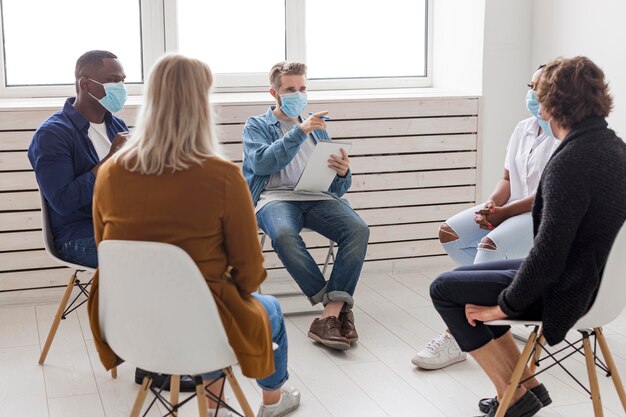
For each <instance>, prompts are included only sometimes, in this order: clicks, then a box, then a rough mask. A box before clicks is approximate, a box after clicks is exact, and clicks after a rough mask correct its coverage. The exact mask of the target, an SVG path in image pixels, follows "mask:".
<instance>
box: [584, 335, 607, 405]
mask: <svg viewBox="0 0 626 417" xmlns="http://www.w3.org/2000/svg"><path fill="white" fill-rule="evenodd" d="M583 348H584V350H585V363H586V364H587V374H588V375H589V385H590V387H591V401H593V414H594V415H595V417H603V416H604V412H603V411H602V399H601V398H600V386H599V384H598V374H597V373H596V361H595V357H594V356H593V350H592V349H591V343H590V342H589V333H586V332H585V333H583Z"/></svg>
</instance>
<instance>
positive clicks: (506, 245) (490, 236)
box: [411, 65, 560, 369]
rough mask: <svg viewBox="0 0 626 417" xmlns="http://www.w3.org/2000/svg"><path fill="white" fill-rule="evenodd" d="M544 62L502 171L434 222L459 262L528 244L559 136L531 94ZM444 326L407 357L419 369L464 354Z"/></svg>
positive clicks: (504, 254)
mask: <svg viewBox="0 0 626 417" xmlns="http://www.w3.org/2000/svg"><path fill="white" fill-rule="evenodd" d="M543 67H544V66H543V65H542V66H540V67H539V69H537V71H536V72H535V73H534V74H533V77H532V80H531V82H529V83H528V87H529V90H528V94H527V95H526V107H527V108H528V111H529V112H530V113H531V114H532V115H533V117H530V118H528V119H525V120H522V121H521V122H519V123H518V124H517V127H516V128H515V130H514V131H513V134H512V135H511V139H510V140H509V145H508V147H507V155H506V158H505V160H504V175H503V177H502V179H501V180H500V181H499V182H498V184H497V185H496V187H495V189H494V190H493V192H492V193H491V195H490V196H489V198H488V199H487V201H486V202H485V203H484V204H480V205H478V206H475V207H472V208H469V209H467V210H465V211H462V212H460V213H458V214H456V215H454V216H452V217H451V218H449V219H448V220H446V221H445V223H443V224H442V225H441V226H440V228H439V241H440V242H441V245H442V246H443V248H444V249H445V251H446V252H447V253H448V255H449V256H450V258H451V259H452V260H453V261H454V262H455V263H456V264H457V265H459V266H465V265H472V264H480V263H484V262H493V261H501V260H507V259H519V258H524V257H526V256H527V255H528V252H530V249H531V248H532V246H533V220H532V216H531V208H532V205H533V201H534V200H535V191H536V189H537V185H538V184H539V178H540V177H541V173H542V172H543V169H544V167H545V166H546V164H547V163H548V160H549V159H550V156H551V155H552V153H553V152H554V150H555V149H556V148H557V146H558V145H559V143H560V142H559V141H557V140H556V139H554V138H552V137H549V136H548V135H547V134H546V129H545V126H543V125H544V124H545V122H544V121H543V120H541V119H540V118H539V104H538V103H537V101H536V99H535V96H534V94H532V93H533V92H534V90H535V86H536V85H537V84H538V81H539V78H540V77H541V73H542V71H543ZM466 357H467V355H466V354H465V353H463V352H462V351H461V349H460V347H459V345H458V344H457V343H456V341H455V340H454V338H453V337H452V335H450V333H449V332H448V331H447V330H446V331H444V332H443V333H442V334H440V335H439V336H437V337H436V338H434V339H433V340H432V341H431V342H430V343H429V344H428V345H427V346H426V348H425V349H423V350H421V351H420V352H418V353H417V355H415V356H414V357H413V359H412V360H411V362H413V364H414V365H415V366H418V367H420V368H423V369H441V368H444V367H446V366H449V365H452V364H454V363H457V362H461V361H463V360H465V358H466Z"/></svg>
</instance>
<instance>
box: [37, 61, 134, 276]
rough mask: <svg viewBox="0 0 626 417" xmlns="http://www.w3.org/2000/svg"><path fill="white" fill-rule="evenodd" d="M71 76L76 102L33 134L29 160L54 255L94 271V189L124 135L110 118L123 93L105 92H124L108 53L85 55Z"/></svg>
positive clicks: (123, 127)
mask: <svg viewBox="0 0 626 417" xmlns="http://www.w3.org/2000/svg"><path fill="white" fill-rule="evenodd" d="M75 76H76V93H77V96H76V98H69V99H67V101H66V102H65V105H64V106H63V110H61V111H59V112H57V113H55V114H54V115H52V116H51V117H50V118H49V119H48V120H46V121H45V122H43V124H42V125H41V126H40V127H39V129H37V131H36V132H35V135H34V136H33V140H32V142H31V144H30V147H29V148H28V158H29V159H30V163H31V165H32V166H33V169H34V170H35V176H36V178H37V182H38V183H39V187H40V189H41V192H42V193H43V195H44V197H45V200H46V204H47V206H48V213H49V214H48V215H49V222H50V227H51V229H52V235H53V237H54V245H55V246H56V249H57V251H58V252H59V255H60V256H61V257H62V258H63V259H65V260H67V261H69V262H72V263H76V264H79V265H85V266H88V267H90V268H96V267H97V266H98V257H97V252H96V244H95V241H94V232H93V218H92V212H91V210H92V205H91V202H92V199H93V187H94V183H95V180H96V175H97V173H98V168H99V167H100V165H101V164H102V163H103V162H104V161H106V160H107V159H108V158H110V157H111V155H113V154H114V153H115V151H116V150H117V149H118V148H120V147H121V146H122V145H123V144H124V142H125V141H126V135H127V134H128V128H127V127H126V124H125V123H124V121H123V120H122V119H119V118H117V117H115V116H113V115H111V111H119V110H120V109H121V106H122V105H123V104H124V100H125V99H126V96H125V91H126V90H125V89H124V90H123V92H122V93H121V94H118V93H116V92H114V91H107V88H110V87H109V86H110V85H112V84H116V86H114V87H117V88H119V85H121V86H122V87H123V81H124V79H125V78H126V74H124V70H123V68H122V65H121V64H120V62H119V61H118V59H117V57H116V56H115V55H114V54H112V53H111V52H107V51H89V52H86V53H85V54H83V55H82V56H81V57H80V58H79V59H78V61H77V62H76V70H75ZM118 91H121V89H120V90H118ZM106 96H109V97H108V98H105V97H106ZM105 106H106V107H105ZM107 107H109V108H107Z"/></svg>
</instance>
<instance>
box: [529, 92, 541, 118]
mask: <svg viewBox="0 0 626 417" xmlns="http://www.w3.org/2000/svg"><path fill="white" fill-rule="evenodd" d="M526 108H527V109H528V111H529V112H530V114H532V115H533V116H535V117H536V118H537V119H540V118H541V116H540V115H539V102H538V101H537V94H536V93H535V90H528V93H526Z"/></svg>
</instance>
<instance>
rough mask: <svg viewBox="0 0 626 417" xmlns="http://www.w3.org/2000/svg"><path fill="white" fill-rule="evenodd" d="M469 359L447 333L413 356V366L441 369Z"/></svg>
mask: <svg viewBox="0 0 626 417" xmlns="http://www.w3.org/2000/svg"><path fill="white" fill-rule="evenodd" d="M465 359H467V353H465V352H462V351H461V348H460V347H459V345H458V343H457V342H456V340H454V337H452V335H451V334H450V333H448V332H447V331H445V332H443V333H441V334H440V335H439V336H437V337H435V338H434V339H433V340H431V341H430V343H428V346H426V349H424V350H421V351H419V352H418V353H417V355H415V356H413V359H411V362H413V365H415V366H417V367H419V368H422V369H441V368H445V367H446V366H450V365H452V364H455V363H457V362H463V361H464V360H465Z"/></svg>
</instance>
